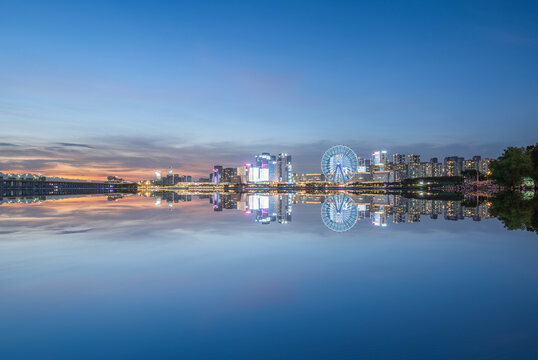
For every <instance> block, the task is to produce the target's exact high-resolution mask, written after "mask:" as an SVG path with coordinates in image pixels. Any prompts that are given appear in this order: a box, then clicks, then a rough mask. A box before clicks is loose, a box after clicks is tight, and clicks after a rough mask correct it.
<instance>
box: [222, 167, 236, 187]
mask: <svg viewBox="0 0 538 360" xmlns="http://www.w3.org/2000/svg"><path fill="white" fill-rule="evenodd" d="M236 175H237V168H225V169H224V170H222V182H223V183H231V182H232V179H233V178H234V177H235V176H236Z"/></svg>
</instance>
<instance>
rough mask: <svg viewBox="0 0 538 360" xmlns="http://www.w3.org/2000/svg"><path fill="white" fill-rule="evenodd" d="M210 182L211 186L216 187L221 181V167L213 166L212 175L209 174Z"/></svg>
mask: <svg viewBox="0 0 538 360" xmlns="http://www.w3.org/2000/svg"><path fill="white" fill-rule="evenodd" d="M211 175H212V176H211V180H212V182H213V184H215V185H218V184H220V183H221V181H222V166H220V165H215V166H214V167H213V173H212V174H211Z"/></svg>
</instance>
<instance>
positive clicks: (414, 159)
mask: <svg viewBox="0 0 538 360" xmlns="http://www.w3.org/2000/svg"><path fill="white" fill-rule="evenodd" d="M419 162H420V155H414V154H409V155H407V163H408V164H418V163H419Z"/></svg>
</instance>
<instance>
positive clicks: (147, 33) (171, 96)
mask: <svg viewBox="0 0 538 360" xmlns="http://www.w3.org/2000/svg"><path fill="white" fill-rule="evenodd" d="M0 48H1V51H0V126H1V131H0V171H1V172H18V173H21V172H40V173H43V174H46V175H47V176H60V177H71V178H81V179H102V178H103V177H104V176H107V175H118V176H123V177H125V178H127V179H131V180H135V179H144V178H149V177H151V176H152V174H153V170H154V169H167V168H168V167H170V166H171V167H173V168H174V170H175V171H177V172H179V173H184V174H192V175H194V176H203V175H205V174H207V173H208V172H209V170H210V169H211V168H212V166H213V165H216V164H221V165H224V166H239V165H241V164H242V163H244V162H246V161H252V159H253V156H254V154H256V153H260V152H264V151H268V152H272V153H279V152H286V153H289V154H291V155H292V157H293V165H294V169H295V171H297V172H319V171H320V170H319V162H320V158H321V156H322V154H323V152H324V151H325V150H326V149H327V148H328V147H330V146H331V145H333V144H341V143H344V144H348V145H350V146H352V148H353V149H354V150H355V151H356V152H357V153H358V154H359V155H361V156H367V155H368V154H370V153H371V152H372V151H374V150H380V149H383V150H388V151H389V152H390V153H394V152H399V153H406V154H408V153H418V154H421V155H422V157H423V158H424V159H428V158H429V157H432V156H437V157H439V158H443V157H444V156H450V155H458V156H465V157H470V156H473V155H482V156H485V157H497V156H499V155H500V154H501V153H502V151H503V149H504V148H505V147H507V146H511V145H515V146H524V145H529V144H534V143H536V142H537V141H538V137H537V135H538V121H537V117H538V66H536V64H538V3H537V2H536V1H529V2H518V1H504V2H500V1H450V2H432V1H401V2H397V1H391V2H384V1H383V2H381V1H376V2H363V1H352V2H345V1H339V2H335V1H282V2H279V1H244V2H239V1H192V2H189V1H169V2H166V1H146V2H143V1H130V2H128V3H127V2H123V1H117V2H113V1H91V2H73V1H47V2H44V1H8V0H0Z"/></svg>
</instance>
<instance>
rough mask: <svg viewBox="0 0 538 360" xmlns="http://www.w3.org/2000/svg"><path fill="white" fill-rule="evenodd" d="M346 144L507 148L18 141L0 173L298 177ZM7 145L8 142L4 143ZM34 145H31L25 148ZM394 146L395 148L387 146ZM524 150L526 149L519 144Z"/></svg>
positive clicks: (430, 150)
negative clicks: (267, 158) (277, 158)
mask: <svg viewBox="0 0 538 360" xmlns="http://www.w3.org/2000/svg"><path fill="white" fill-rule="evenodd" d="M338 143H344V144H347V145H349V146H351V147H352V148H353V149H354V150H355V151H356V152H357V154H358V155H359V156H362V157H369V156H370V154H371V153H372V151H374V150H381V149H383V150H388V151H389V153H402V154H410V153H413V154H420V155H421V156H422V159H424V160H428V159H429V158H430V157H434V156H435V157H438V158H439V160H440V161H442V159H443V158H444V157H445V156H452V155H457V156H463V157H466V158H469V157H471V156H473V155H481V156H484V157H497V156H499V155H500V153H501V152H502V150H503V149H504V148H505V147H506V144H502V143H482V144H480V143H449V144H435V143H428V142H424V143H416V144H405V143H402V144H392V145H391V144H385V143H383V144H380V143H382V141H379V142H378V141H374V140H368V141H361V140H353V139H351V140H350V139H347V141H346V139H334V140H324V141H315V142H303V143H286V142H279V141H278V140H275V141H264V142H244V143H237V142H232V141H221V142H214V143H196V142H193V141H192V140H189V139H183V138H169V139H161V138H152V137H119V136H109V137H102V138H88V139H84V142H83V143H72V142H54V143H49V142H46V141H43V140H39V139H18V141H17V142H13V143H9V145H6V146H4V147H3V149H2V152H1V154H2V157H1V158H0V171H2V172H4V173H5V172H18V173H24V172H35V173H42V174H44V175H45V176H49V177H50V176H57V177H64V178H78V179H85V180H90V179H91V180H102V179H104V178H105V177H106V176H108V175H117V176H121V177H124V178H126V179H129V180H141V179H147V178H151V177H153V171H154V170H157V169H159V170H167V169H168V168H169V167H172V169H173V170H174V172H175V173H179V174H182V175H183V174H185V175H192V176H194V177H202V176H203V177H205V176H207V175H208V174H209V172H210V169H212V167H213V166H214V165H222V166H224V167H237V166H241V165H242V164H244V163H245V162H251V161H253V160H254V155H255V154H257V153H260V152H270V153H273V154H278V153H280V152H284V153H288V154H291V155H292V163H293V166H294V172H298V173H307V172H319V171H320V165H319V164H320V159H321V156H322V155H323V153H324V152H325V151H326V150H327V149H328V148H329V147H331V146H332V145H334V144H338ZM5 144H8V143H5ZM25 144H32V145H25ZM388 145H391V146H390V147H388V148H387V147H385V146H388ZM515 145H524V144H515Z"/></svg>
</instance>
